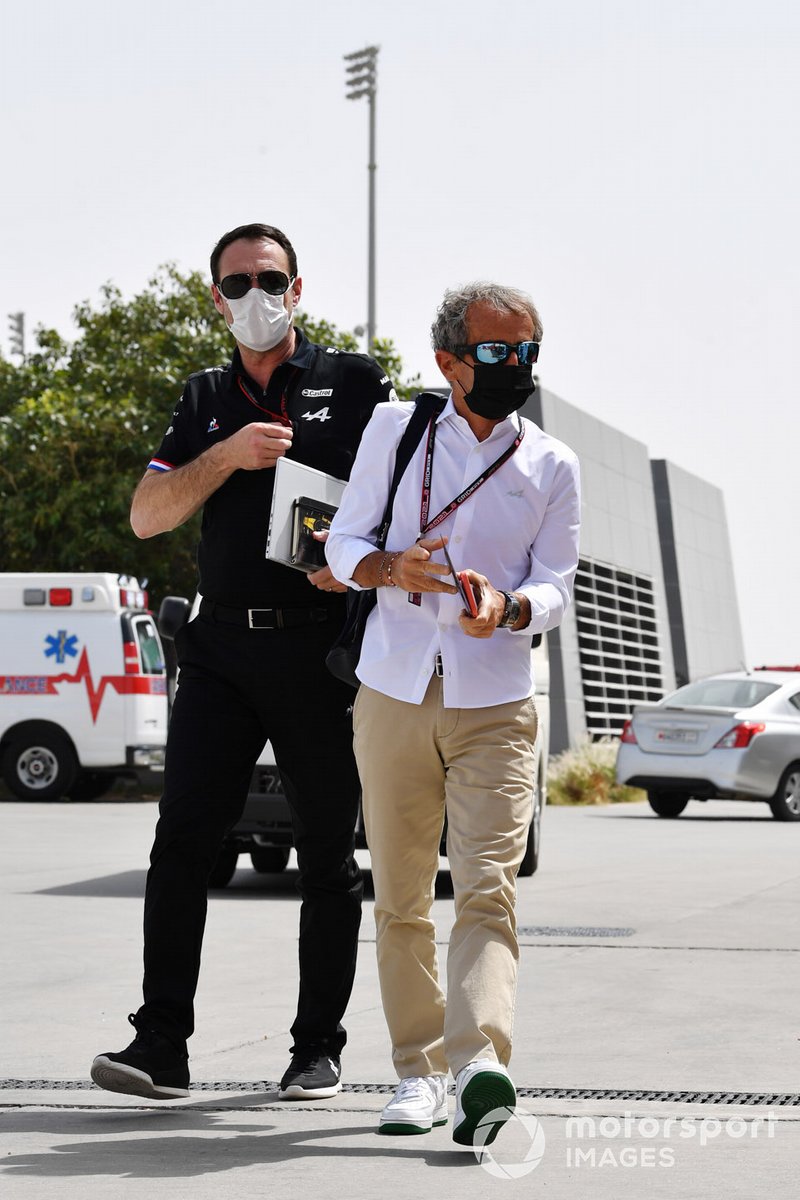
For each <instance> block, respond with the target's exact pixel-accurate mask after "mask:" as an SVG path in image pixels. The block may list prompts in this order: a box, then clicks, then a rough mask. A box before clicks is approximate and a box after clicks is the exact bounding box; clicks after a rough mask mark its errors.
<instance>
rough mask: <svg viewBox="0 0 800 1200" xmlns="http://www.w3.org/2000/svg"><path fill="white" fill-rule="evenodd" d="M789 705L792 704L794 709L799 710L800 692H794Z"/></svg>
mask: <svg viewBox="0 0 800 1200" xmlns="http://www.w3.org/2000/svg"><path fill="white" fill-rule="evenodd" d="M789 703H790V704H793V705H794V706H795V708H800V692H795V694H794V695H793V696H790V697H789Z"/></svg>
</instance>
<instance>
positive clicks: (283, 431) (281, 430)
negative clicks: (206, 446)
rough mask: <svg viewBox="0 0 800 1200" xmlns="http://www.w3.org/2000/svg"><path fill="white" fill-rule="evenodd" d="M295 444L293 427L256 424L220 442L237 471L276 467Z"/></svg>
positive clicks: (221, 449)
mask: <svg viewBox="0 0 800 1200" xmlns="http://www.w3.org/2000/svg"><path fill="white" fill-rule="evenodd" d="M291 444H292V427H291V425H279V424H278V423H277V422H273V423H270V424H267V423H266V422H264V421H254V422H253V423H252V425H245V426H244V427H243V428H242V429H239V430H237V432H236V433H234V434H231V436H230V437H229V438H226V439H225V441H224V442H220V443H219V447H220V453H222V454H224V455H225V456H226V458H227V461H228V463H229V465H230V466H231V468H232V469H233V470H241V471H260V470H261V469H262V468H263V467H274V466H275V463H276V462H277V461H278V459H279V458H282V457H283V455H284V454H285V453H286V452H287V450H288V449H289V447H290V446H291Z"/></svg>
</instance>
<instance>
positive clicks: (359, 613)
mask: <svg viewBox="0 0 800 1200" xmlns="http://www.w3.org/2000/svg"><path fill="white" fill-rule="evenodd" d="M446 401H447V398H446V397H445V396H439V395H437V393H436V392H420V394H419V396H417V399H416V405H417V406H416V408H415V409H414V412H413V413H412V414H411V420H410V421H409V422H408V425H406V428H405V431H404V433H403V436H402V437H401V439H400V442H399V445H398V447H397V454H396V457H395V463H394V474H393V476H392V483H391V487H390V488H389V495H388V498H387V500H386V511H385V512H384V514H383V520H382V521H381V524H380V528H379V530H378V540H377V541H376V543H375V549H376V550H385V549H386V539H387V537H388V536H389V526H390V525H391V523H392V510H393V508H394V497H395V493H396V492H397V488H398V485H399V483H400V480H401V479H402V478H403V473H404V471H405V469H406V467H407V466H408V464H409V463H410V462H411V459H412V458H413V456H414V451H415V450H416V449H417V446H418V445H419V444H420V442H421V441H422V435H423V433H424V432H425V430H426V428H427V426H428V422H429V421H430V419H431V417H432V416H434V415H438V414H439V413H440V412H441V411H442V409H443V408H444V406H445V403H446ZM377 602H378V591H377V588H365V589H363V590H362V591H359V592H357V591H355V590H354V589H353V588H348V590H347V616H346V617H345V622H344V626H343V627H342V631H341V633H340V634H339V636H338V637H337V639H336V641H335V642H334V643H333V645H332V646H331V648H330V650H329V651H328V654H327V656H326V659H325V663H326V665H327V667H328V670H329V671H330V672H331V674H332V675H335V676H336V678H337V679H341V680H342V681H343V682H344V683H349V684H350V686H351V687H354V688H357V687H358V685H359V681H358V679H357V678H356V667H357V666H358V660H359V658H360V657H361V643H362V642H363V640H364V630H365V629H366V627H367V617H368V616H369V614H370V613H371V612H372V610H373V608H374V607H375V605H376V604H377Z"/></svg>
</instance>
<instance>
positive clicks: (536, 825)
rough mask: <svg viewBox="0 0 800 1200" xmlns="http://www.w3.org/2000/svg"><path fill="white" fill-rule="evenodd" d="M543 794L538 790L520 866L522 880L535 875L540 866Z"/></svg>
mask: <svg viewBox="0 0 800 1200" xmlns="http://www.w3.org/2000/svg"><path fill="white" fill-rule="evenodd" d="M541 797H542V792H541V788H539V787H537V788H536V798H535V800H534V803H533V817H532V818H531V827H530V829H529V830H528V844H527V846H526V847H525V854H524V856H523V859H522V862H521V863H520V864H519V871H518V872H517V874H518V876H519V877H520V878H521V879H526V878H529V877H530V876H531V875H535V874H536V871H537V869H538V866H539V848H540V846H541V843H542V799H541Z"/></svg>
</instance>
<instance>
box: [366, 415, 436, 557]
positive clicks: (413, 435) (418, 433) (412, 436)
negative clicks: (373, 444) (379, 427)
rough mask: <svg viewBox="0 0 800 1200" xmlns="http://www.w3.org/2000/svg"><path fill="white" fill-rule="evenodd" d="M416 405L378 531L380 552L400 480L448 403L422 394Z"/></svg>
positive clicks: (402, 441) (401, 448)
mask: <svg viewBox="0 0 800 1200" xmlns="http://www.w3.org/2000/svg"><path fill="white" fill-rule="evenodd" d="M414 403H415V405H416V408H415V409H414V411H413V413H412V414H411V420H410V421H409V422H408V424H407V425H406V427H405V429H404V431H403V436H402V437H401V439H400V442H399V444H398V446H397V453H396V455H395V461H394V474H393V475H392V483H391V486H390V488H389V495H388V498H387V500H386V511H385V512H384V514H383V520H382V521H381V524H380V528H379V530H378V540H377V543H376V544H377V548H378V549H379V550H385V549H386V539H387V537H388V536H389V526H390V525H391V523H392V512H393V510H394V498H395V494H396V492H397V489H398V487H399V485H400V480H401V479H402V478H403V474H404V472H405V470H406V467H407V466H408V464H409V463H410V462H411V459H412V458H413V457H414V453H415V451H416V449H417V447H418V446H419V444H420V442H421V441H422V435H423V434H424V432H425V429H426V426H427V425H428V422H429V421H430V420H431V417H434V418H435V417H438V415H439V413H440V412H441V411H442V409H443V408H444V406H445V404H446V403H447V397H446V396H440V395H439V394H438V392H420V394H419V395H418V396H417V398H416V400H415V401H414Z"/></svg>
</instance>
